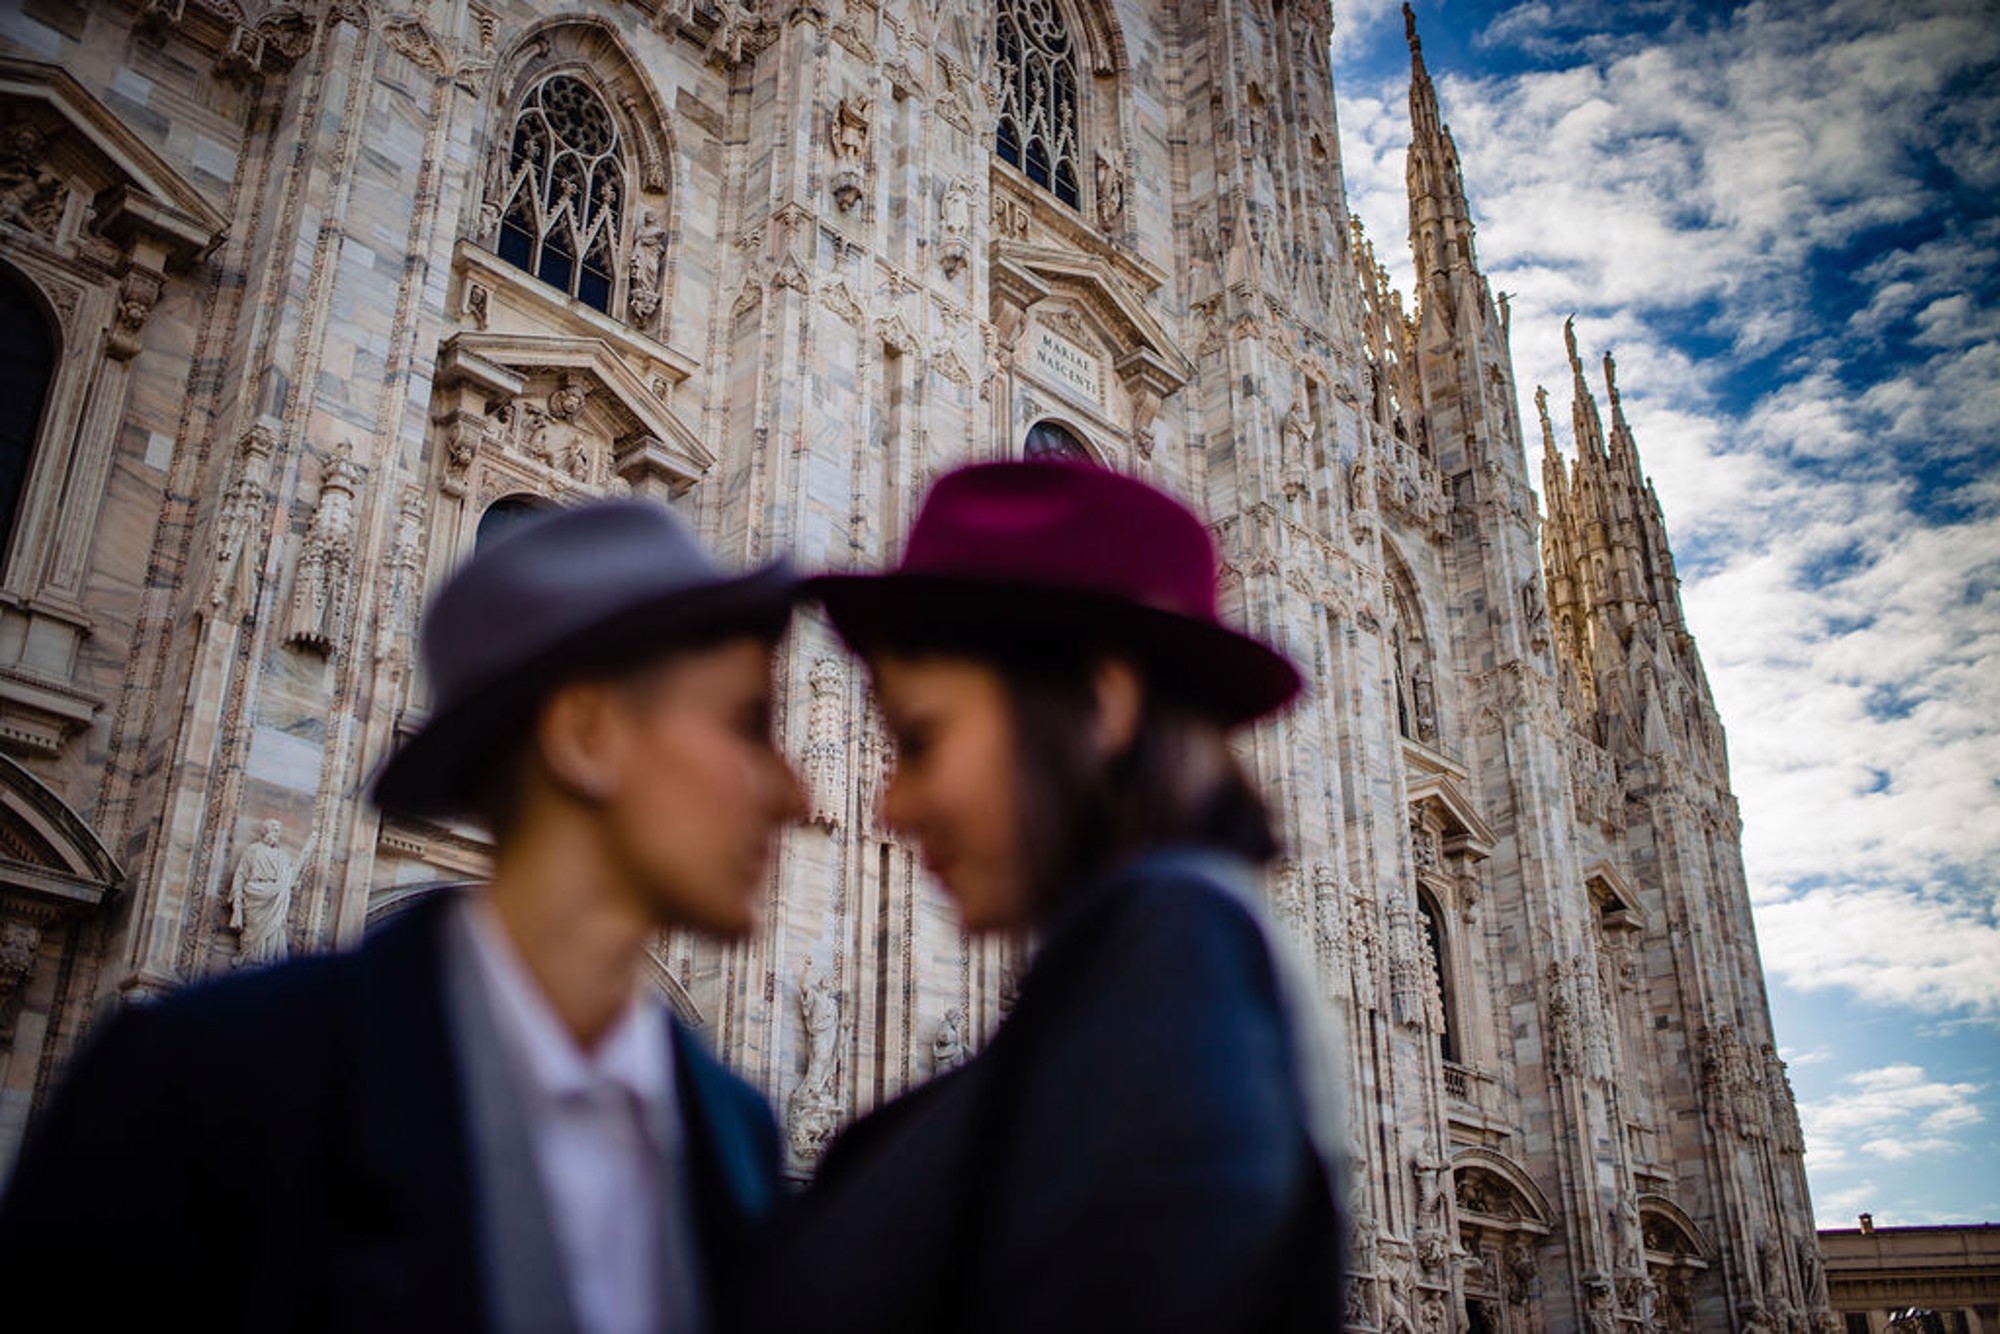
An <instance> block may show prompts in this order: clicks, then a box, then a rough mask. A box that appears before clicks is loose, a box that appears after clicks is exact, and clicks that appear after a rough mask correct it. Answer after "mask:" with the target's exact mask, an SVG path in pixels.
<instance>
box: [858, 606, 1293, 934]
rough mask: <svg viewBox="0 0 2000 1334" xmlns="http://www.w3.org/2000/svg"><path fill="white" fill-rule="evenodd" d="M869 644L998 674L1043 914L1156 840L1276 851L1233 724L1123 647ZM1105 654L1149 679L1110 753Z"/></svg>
mask: <svg viewBox="0 0 2000 1334" xmlns="http://www.w3.org/2000/svg"><path fill="white" fill-rule="evenodd" d="M864 651H865V652H866V653H867V654H868V655H869V656H871V657H876V656H881V655H888V656H893V657H901V658H909V659H917V660H920V659H923V658H963V659H969V660H971V661H974V662H978V663H981V664H983V665H985V666H987V667H990V668H992V669H993V670H994V671H995V672H996V673H997V674H998V675H999V677H1000V680H1001V683H1002V685H1003V687H1004V688H1005V690H1006V692H1007V699H1008V704H1009V706H1010V707H1011V708H1012V710H1013V714H1014V735H1015V739H1016V745H1017V752H1016V754H1017V757H1018V759H1019V771H1018V772H1019V783H1020V790H1019V792H1018V794H1017V797H1018V801H1019V805H1020V819H1021V829H1020V837H1021V843H1022V848H1023V850H1024V855H1025V858H1026V873H1027V877H1028V886H1029V894H1030V898H1031V901H1032V911H1033V913H1034V915H1035V916H1036V917H1041V916H1043V915H1044V914H1046V913H1047V912H1049V911H1051V910H1052V909H1054V908H1055V906H1056V904H1057V902H1058V901H1059V900H1060V898H1061V897H1062V895H1063V893H1064V891H1065V890H1066V889H1068V888H1069V887H1071V886H1074V885H1075V884H1077V883H1078V882H1080V881H1082V880H1085V879H1088V878H1089V877H1091V876H1093V875H1095V874H1097V873H1098V872H1101V871H1104V870H1106V869H1108V868H1110V867H1112V866H1115V865H1116V864H1118V863H1119V862H1121V861H1124V860H1127V859H1129V858H1131V857H1134V856H1137V855H1139V854H1140V853H1143V852H1146V851H1148V850H1151V849H1154V848H1161V847H1168V846H1187V847H1201V848H1208V849H1212V850H1216V851H1223V852H1231V853H1234V854H1236V855H1238V856H1240V857H1243V858H1245V859H1247V860H1249V861H1251V862H1254V863H1256V864H1258V865H1264V864H1266V863H1268V862H1270V861H1271V860H1272V859H1273V858H1275V857H1276V856H1277V855H1278V852H1279V843H1278V839H1277V836H1276V834H1275V833H1274V832H1273V830H1272V828H1271V817H1270V813H1269V812H1268V810H1267V809H1266V808H1265V805H1264V800H1263V798H1262V797H1261V796H1259V795H1258V793H1257V790H1256V788H1255V787H1253V786H1252V785H1251V783H1250V780H1249V778H1248V777H1247V776H1246V775H1245V774H1244V772H1243V768H1242V766H1241V765H1240V764H1239V763H1238V762H1237V760H1236V757H1235V755H1234V754H1233V753H1232V752H1231V751H1230V749H1229V742H1228V729H1227V728H1226V727H1225V726H1224V725H1223V724H1222V723H1220V722H1218V721H1216V720H1215V719H1214V718H1213V717H1212V716H1210V715H1209V714H1207V713H1205V712H1204V711H1202V710H1201V709H1199V708H1198V707H1196V706H1194V705H1193V704H1191V703H1189V702H1188V701H1186V700H1184V699H1182V698H1180V697H1179V696H1177V695H1175V694H1173V693H1171V692H1169V691H1167V690H1165V689H1163V688H1161V686H1160V685H1159V684H1158V682H1157V681H1155V680H1153V679H1152V678H1151V677H1149V676H1148V675H1147V673H1146V670H1145V666H1144V664H1143V663H1141V662H1133V661H1132V660H1131V659H1130V658H1129V657H1126V656H1125V655H1122V654H1120V653H1119V652H1118V650H1117V648H1116V647H1115V646H1112V645H1100V644H1093V643H1090V642H1087V641H1086V642H1070V643H1056V642H1051V641H1048V640H1040V639H1035V638H1029V637H1022V636H1015V637H1012V638H1009V639H1008V640H1006V641H1004V642H1002V641H999V640H997V639H996V638H994V637H992V636H989V635H983V634H978V633H952V634H937V633H930V634H925V633H923V632H921V631H919V632H917V633H915V634H901V635H897V636H894V637H893V642H891V641H890V640H889V639H885V640H883V641H878V642H876V643H871V644H869V645H867V646H866V648H865V650H864ZM1107 658H1110V659H1119V658H1123V659H1124V660H1125V661H1128V662H1132V666H1133V668H1134V670H1136V671H1137V672H1138V673H1139V676H1140V679H1141V681H1142V682H1144V683H1145V696H1144V699H1143V701H1142V703H1141V705H1140V713H1139V719H1138V724H1137V727H1136V728H1135V730H1134V733H1133V737H1132V742H1131V744H1130V745H1129V746H1127V747H1126V748H1125V749H1124V750H1122V751H1121V752H1119V753H1118V754H1116V755H1114V756H1112V757H1111V758H1110V759H1109V760H1108V761H1107V760H1105V759H1104V758H1102V757H1101V756H1099V755H1098V754H1097V752H1096V747H1095V745H1094V743H1093V741H1092V737H1093V735H1094V732H1095V726H1094V723H1095V719H1096V715H1097V694H1096V689H1095V685H1094V681H1093V677H1094V674H1095V670H1096V668H1097V666H1098V665H1099V664H1100V663H1102V662H1103V661H1104V660H1106V659H1107Z"/></svg>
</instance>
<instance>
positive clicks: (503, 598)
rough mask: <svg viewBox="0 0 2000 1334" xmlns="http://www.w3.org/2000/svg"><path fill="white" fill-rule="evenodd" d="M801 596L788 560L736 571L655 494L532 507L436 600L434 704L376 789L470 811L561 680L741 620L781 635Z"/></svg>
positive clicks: (428, 652)
mask: <svg viewBox="0 0 2000 1334" xmlns="http://www.w3.org/2000/svg"><path fill="white" fill-rule="evenodd" d="M798 596H799V579H798V576H797V575H796V574H794V573H793V571H792V569H791V567H790V566H789V565H787V564H786V563H785V562H783V561H777V562H774V563H772V564H770V565H766V566H764V567H762V568H760V569H757V570H753V571H751V572H749V573H747V574H739V573H732V572H730V571H726V570H724V569H723V568H722V567H721V566H720V565H718V564H717V563H716V561H715V560H714V558H713V557H711V556H710V555H709V554H708V553H707V552H706V551H704V550H703V549H702V547H701V544H700V543H699V542H697V541H696V540H695V538H694V534H693V533H691V532H689V531H688V528H687V525H686V524H684V523H682V522H681V521H680V520H679V519H678V518H676V517H675V516H674V515H673V514H671V513H669V512H668V511H667V510H666V509H664V508H662V507H661V506H659V505H656V504H653V503H651V502H649V501H643V500H612V501H602V502H596V503H592V504H588V505H579V506H576V507H574V508H570V509H559V510H551V511H549V512H548V513H547V514H545V515H538V516H536V517H534V518H531V519H528V520H525V521H523V522H522V523H520V524H519V525H517V526H516V527H513V528H510V529H508V530H507V531H506V532H505V533H503V534H502V535H500V536H499V537H496V538H494V539H492V540H491V541H490V542H489V543H488V544H487V545H485V546H483V547H481V548H480V549H479V551H478V552H477V553H476V554H475V555H474V556H473V557H472V559H471V560H469V561H467V562H466V563H465V564H464V565H463V566H462V567H460V568H459V569H458V571H457V572H455V573H454V574H453V575H452V576H451V578H450V579H449V580H447V581H446V583H445V585H444V587H443V588H441V589H439V590H438V593H437V596H436V597H435V598H433V599H432V600H431V604H430V606H429V607H428V608H427V609H426V610H425V612H424V618H423V627H422V630H421V633H420V639H421V641H422V642H421V651H422V654H423V664H424V670H425V672H426V673H427V674H428V676H429V679H430V685H431V694H432V699H433V704H432V708H431V715H430V718H429V720H428V721H426V722H425V723H424V725H423V727H422V728H421V729H420V730H419V731H418V732H417V733H416V734H415V735H414V736H412V737H411V738H410V739H409V740H408V741H406V742H404V743H403V745H402V747H401V748H400V749H399V750H397V751H396V752H395V753H394V754H393V755H391V756H390V757H389V758H388V760H387V762H385V763H384V764H383V766H382V768H381V770H380V771H379V772H378V773H377V774H376V775H375V781H374V784H373V788H372V792H373V796H374V799H375V803H376V804H377V805H378V806H381V807H382V808H383V809H384V810H388V811H395V812H399V813H401V814H405V815H417V816H445V815H460V814H464V813H466V812H467V811H468V810H470V809H471V807H472V804H473V802H474V800H475V799H476V796H477V794H478V791H479V788H480V785H481V783H482V782H483V780H484V779H485V777H486V775H487V774H488V773H489V772H490V771H491V765H492V764H493V763H494V762H495V761H496V760H498V759H499V758H501V757H502V755H503V754H504V752H505V750H506V748H507V747H508V746H509V745H511V744H513V743H514V742H515V741H516V740H517V739H518V738H519V737H520V736H521V735H522V734H523V732H524V731H525V729H526V728H527V726H528V724H529V722H530V721H531V720H532V718H533V717H534V711H535V709H536V707H537V706H538V705H539V704H540V703H541V701H542V699H543V698H544V697H545V696H547V694H548V693H549V692H550V691H551V690H553V689H554V688H555V687H556V686H558V685H561V684H563V683H564V682H567V681H573V680H577V679H579V678H584V677H590V676H598V675H608V674H611V673H615V672H617V671H619V670H621V669H623V668H626V667H631V666H637V665H638V664H640V663H643V662H644V661H646V660H647V659H648V658H650V657H653V656H656V655H658V654H661V653H664V652H667V651H670V650H672V649H673V648H674V647H675V646H677V645H680V644H698V643H704V642H708V641H710V640H712V639H714V638H717V637H719V636H724V635H727V634H729V633H730V632H732V631H738V630H741V631H743V632H746V633H755V634H760V635H765V636H768V637H771V638H776V637H777V636H778V635H779V634H781V633H783V631H784V628H785V624H786V621H787V620H788V619H789V618H790V616H791V611H792V606H793V604H794V603H795V602H796V601H797V600H798Z"/></svg>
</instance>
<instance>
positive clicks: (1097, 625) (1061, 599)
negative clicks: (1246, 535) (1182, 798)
mask: <svg viewBox="0 0 2000 1334" xmlns="http://www.w3.org/2000/svg"><path fill="white" fill-rule="evenodd" d="M1216 573H1217V569H1216V556H1215V544H1214V542H1213V541H1212V540H1211V539H1210V538H1209V535H1208V529H1207V528H1206V527H1205V526H1204V525H1203V524H1202V522H1201V520H1200V519H1199V518H1198V517H1196V515H1195V514H1194V512H1193V511H1191V510H1189V509H1188V508H1187V507H1186V506H1185V505H1183V504H1181V503H1180V502H1179V501H1178V500H1175V499H1174V498H1173V497H1171V496H1169V495H1167V494H1166V493H1165V492H1163V491H1160V490H1157V489H1156V488H1154V487H1151V486H1148V485H1147V484H1145V483H1144V482H1141V481H1138V480H1137V479H1136V478H1132V477H1127V476H1125V475H1123V474H1121V473H1116V472H1112V471H1110V470H1108V469H1105V468H1099V467H1095V466H1092V465H1088V464H1081V463H1068V462H1060V463H1059V462H1034V463H1027V462H1010V463H985V464H974V465H972V466H971V467H967V468H961V469H958V470H957V471H955V472H952V473H948V474H946V475H945V476H944V477H942V478H940V479H938V482H937V484H936V485H935V486H933V487H932V488H931V491H930V493H929V495H927V496H926V497H925V498H924V503H923V505H922V507H921V508H920V509H919V511H918V513H917V518H916V522H915V523H914V524H913V525H912V527H911V530H910V540H909V543H908V546H907V547H906V549H905V551H904V554H903V559H902V561H901V563H900V564H898V565H897V566H896V567H895V568H893V569H891V570H888V571H885V572H882V573H879V574H823V575H819V576H817V577H815V578H813V579H810V580H808V581H807V583H806V591H807V593H808V594H809V595H811V596H814V597H817V598H818V599H819V600H820V601H821V603H822V604H823V605H824V606H825V607H826V611H827V615H828V617H829V618H830V619H831V620H832V621H833V625H834V628H835V629H836V630H837V631H838V632H839V633H840V636H841V638H842V639H844V640H846V641H847V643H848V644H849V645H850V646H851V647H852V648H854V649H855V650H856V651H857V652H859V653H862V654H863V655H866V654H867V653H868V652H870V651H871V649H873V648H876V647H879V646H884V645H891V646H893V645H896V644H899V643H903V644H907V643H925V642H933V641H934V642H944V643H964V642H967V641H971V642H974V643H981V644H984V643H995V644H1005V643H1019V644H1023V645H1025V644H1030V643H1033V642H1035V641H1037V640H1040V641H1042V642H1048V641H1049V640H1052V639H1053V640H1059V641H1062V642H1068V643H1079V644H1083V645H1086V646H1088V647H1090V648H1093V649H1101V650H1104V651H1108V652H1112V653H1123V654H1129V655H1131V657H1132V658H1133V659H1134V660H1135V661H1136V662H1138V663H1139V664H1140V665H1141V666H1142V667H1143V668H1144V669H1145V670H1146V672H1147V673H1148V675H1149V676H1150V677H1151V679H1152V680H1153V681H1154V682H1155V683H1156V684H1157V685H1159V686H1161V687H1162V688H1164V689H1166V690H1167V691H1169V692H1171V693H1172V694H1173V695H1175V696H1176V697H1178V698H1179V699H1180V700H1181V701H1182V702H1183V703H1185V704H1187V705H1188V706H1190V707H1192V708H1195V709H1197V710H1199V711H1201V712H1202V713H1205V714H1207V715H1209V716H1210V717H1213V718H1215V719H1216V720H1218V721H1220V722H1223V723H1225V724H1229V725H1235V724H1239V723H1246V722H1250V721H1252V720H1254V719H1257V718H1260V717H1263V716H1264V715H1266V714H1269V713H1272V712H1275V711H1276V710H1278V709H1280V708H1283V707H1284V706H1285V705H1286V704H1287V703H1289V702H1290V701H1291V699H1292V698H1293V697H1294V696H1295V695H1297V694H1298V692H1299V688H1300V684H1301V682H1300V677H1299V673H1298V669H1297V668H1295V667H1294V666H1293V665H1292V664H1291V662H1290V661H1289V660H1288V659H1287V658H1286V657H1285V656H1284V655H1283V654H1281V653H1279V652H1278V651H1277V650H1276V649H1274V648H1272V647H1270V646H1269V645H1267V644H1265V643H1263V642H1262V641H1261V640H1258V639H1254V638H1252V637H1251V636H1249V635H1246V634H1243V633H1242V632H1240V631H1238V630H1235V629H1233V628H1231V627H1230V626H1228V625H1225V624H1223V622H1222V620H1221V619H1220V617H1219V615H1218V613H1217V608H1216V596H1215V594H1216Z"/></svg>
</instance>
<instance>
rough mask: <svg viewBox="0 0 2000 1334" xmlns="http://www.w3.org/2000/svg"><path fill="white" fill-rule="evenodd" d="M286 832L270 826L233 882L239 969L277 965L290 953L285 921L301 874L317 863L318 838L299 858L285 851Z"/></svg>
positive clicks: (271, 823)
mask: <svg viewBox="0 0 2000 1334" xmlns="http://www.w3.org/2000/svg"><path fill="white" fill-rule="evenodd" d="M284 833H285V826H284V824H283V823H282V822H281V821H278V820H266V821H264V826H263V837H261V838H260V839H258V841H257V842H255V843H252V844H251V845H250V846H249V847H248V848H246V849H245V850H244V853H243V857H242V859H241V860H240V861H238V862H237V863H236V874H235V876H234V877H232V878H231V879H230V882H229V929H230V930H232V931H235V932H238V933H239V936H238V940H237V944H236V963H237V966H238V967H255V966H257V965H260V964H267V963H276V962H277V961H279V960H280V959H283V958H285V957H286V956H287V955H289V954H290V953H291V943H290V941H289V940H288V939H287V937H286V921H287V919H288V918H289V917H290V915H291V910H292V890H293V889H294V888H295V887H296V886H297V884H298V879H299V871H300V868H301V867H302V866H304V865H305V864H306V863H308V862H310V861H311V860H312V855H313V849H314V848H315V847H317V846H318V844H319V835H318V834H317V833H314V834H312V835H311V836H309V837H308V838H307V839H306V845H305V847H304V848H302V849H300V851H299V855H298V856H297V857H296V858H294V857H293V856H292V855H291V854H290V853H288V852H286V851H285V846H284Z"/></svg>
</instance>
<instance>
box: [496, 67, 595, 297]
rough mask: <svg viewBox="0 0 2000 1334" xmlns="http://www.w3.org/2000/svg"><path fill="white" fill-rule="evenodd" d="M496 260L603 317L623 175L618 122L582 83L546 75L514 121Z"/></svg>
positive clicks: (531, 92) (524, 100)
mask: <svg viewBox="0 0 2000 1334" xmlns="http://www.w3.org/2000/svg"><path fill="white" fill-rule="evenodd" d="M501 200H502V203H501V206H500V241H499V251H500V258H502V259H504V260H506V261H507V262H508V263H510V264H513V265H515V266H516V267H518V268H521V269H525V270H527V271H528V272H529V273H532V274H534V275H535V276H536V277H537V278H540V279H541V280H542V281H543V282H545V283H547V284H548V285H549V286H551V287H556V288H560V289H561V290H562V291H564V292H567V293H568V294H569V295H571V296H573V297H575V298H576V299H577V300H579V301H581V302H583V303H584V304H585V305H587V306H595V307H596V308H597V309H598V310H601V311H604V312H605V313H606V314H609V313H610V311H611V294H612V289H613V287H614V285H615V276H616V274H617V272H618V269H617V263H616V260H615V259H614V256H615V255H616V254H617V250H618V242H619V234H618V228H619V216H620V214H619V210H620V209H621V208H622V207H623V206H624V201H625V173H624V169H623V167H622V166H620V164H619V143H618V123H617V122H616V121H614V120H613V119H612V118H611V112H610V110H609V108H607V107H606V106H605V105H604V101H603V99H602V98H600V97H598V95H597V94H596V93H594V92H592V91H591V90H590V88H589V87H588V85H586V84H585V83H584V82H583V81H582V80H580V79H577V78H575V77H573V76H571V75H568V74H551V75H550V76H549V77H548V78H546V79H543V80H542V81H541V82H540V83H538V84H536V85H535V87H534V88H533V89H532V90H531V91H530V92H529V93H528V95H527V97H526V98H525V99H523V101H522V104H521V112H520V114H519V115H518V116H516V117H515V118H514V141H513V145H512V147H511V148H510V150H509V152H508V159H507V179H506V184H505V185H504V187H503V188H502V190H501Z"/></svg>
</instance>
